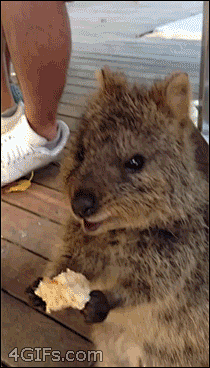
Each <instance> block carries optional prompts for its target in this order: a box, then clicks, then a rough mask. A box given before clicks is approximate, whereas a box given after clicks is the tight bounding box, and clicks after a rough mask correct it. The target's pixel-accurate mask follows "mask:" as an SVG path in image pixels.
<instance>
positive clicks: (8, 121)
mask: <svg viewBox="0 0 210 368" xmlns="http://www.w3.org/2000/svg"><path fill="white" fill-rule="evenodd" d="M23 114H24V103H23V102H22V101H20V102H19V103H18V106H17V110H16V112H15V113H14V114H13V115H12V116H10V117H9V118H4V117H3V116H1V134H5V133H7V132H9V130H11V129H13V128H14V126H15V125H16V124H17V123H18V121H19V119H20V118H21V116H22V115H23Z"/></svg>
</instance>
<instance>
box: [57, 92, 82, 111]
mask: <svg viewBox="0 0 210 368" xmlns="http://www.w3.org/2000/svg"><path fill="white" fill-rule="evenodd" d="M73 87H74V86H73ZM83 112H84V108H83V107H82V106H74V105H69V104H63V103H61V102H60V103H59V105H58V114H61V115H68V116H71V117H76V118H80V117H81V115H82V113H83Z"/></svg>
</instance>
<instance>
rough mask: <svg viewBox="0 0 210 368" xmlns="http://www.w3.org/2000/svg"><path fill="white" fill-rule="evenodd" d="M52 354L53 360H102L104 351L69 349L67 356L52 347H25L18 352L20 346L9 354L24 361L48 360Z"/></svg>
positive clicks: (10, 356)
mask: <svg viewBox="0 0 210 368" xmlns="http://www.w3.org/2000/svg"><path fill="white" fill-rule="evenodd" d="M47 356H50V357H51V361H52V362H65V361H67V362H74V361H78V362H84V361H87V362H96V361H99V362H102V361H103V352H102V351H100V350H87V351H84V350H78V351H73V350H68V351H67V352H66V353H65V356H61V352H60V351H59V350H52V348H49V347H46V348H39V347H37V348H30V347H25V348H23V349H22V350H20V352H19V353H18V348H17V347H16V348H14V349H12V350H11V351H10V353H9V354H8V357H9V358H13V359H14V361H15V362H17V361H18V360H19V359H21V360H22V361H24V362H46V357H47Z"/></svg>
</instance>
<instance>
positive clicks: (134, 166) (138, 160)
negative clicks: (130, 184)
mask: <svg viewBox="0 0 210 368" xmlns="http://www.w3.org/2000/svg"><path fill="white" fill-rule="evenodd" d="M144 163H145V158H144V157H143V156H142V155H135V156H133V157H132V158H131V159H130V160H129V161H127V162H126V163H125V168H126V169H127V170H129V171H131V172H135V171H140V170H141V169H142V168H143V166H144Z"/></svg>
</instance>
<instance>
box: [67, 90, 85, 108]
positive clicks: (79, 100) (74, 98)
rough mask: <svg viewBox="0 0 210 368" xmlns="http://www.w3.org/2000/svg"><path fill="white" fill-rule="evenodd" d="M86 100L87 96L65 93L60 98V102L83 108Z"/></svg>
mask: <svg viewBox="0 0 210 368" xmlns="http://www.w3.org/2000/svg"><path fill="white" fill-rule="evenodd" d="M87 99H88V96H87V95H77V94H75V93H68V92H66V91H65V92H64V93H63V94H62V96H61V99H60V102H62V103H68V104H71V105H75V106H81V107H84V106H85V104H86V101H87Z"/></svg>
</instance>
